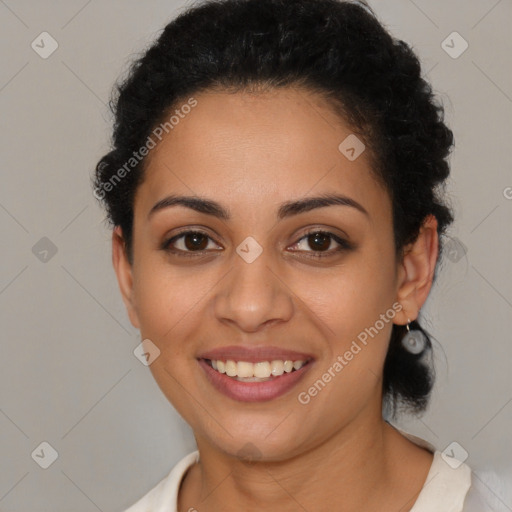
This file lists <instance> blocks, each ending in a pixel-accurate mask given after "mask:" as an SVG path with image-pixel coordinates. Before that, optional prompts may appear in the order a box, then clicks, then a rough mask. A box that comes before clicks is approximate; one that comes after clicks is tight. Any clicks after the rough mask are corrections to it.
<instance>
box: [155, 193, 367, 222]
mask: <svg viewBox="0 0 512 512" xmlns="http://www.w3.org/2000/svg"><path fill="white" fill-rule="evenodd" d="M172 206H184V207H186V208H190V209H191V210H194V211H196V212H199V213H205V214H207V215H211V216H213V217H217V218H219V219H222V220H230V219H231V215H230V213H229V211H228V210H227V209H225V208H224V207H223V206H222V205H221V204H219V203H217V202H216V201H213V200H212V199H205V198H201V197H197V196H177V195H171V196H168V197H165V198H164V199H161V200H160V201H158V202H157V203H156V204H155V205H154V206H153V207H152V208H151V210H150V211H149V214H148V219H150V218H151V217H152V216H153V215H154V214H155V213H156V212H158V211H161V210H163V209H165V208H170V207H172ZM326 206H349V207H351V208H354V209H356V210H358V211H359V212H361V213H363V214H364V215H366V216H368V217H369V213H368V212H367V211H366V209H365V208H364V207H363V206H362V205H361V204H359V203H358V202H357V201H355V200H354V199H352V198H350V197H347V196H343V195H338V194H323V195H320V196H316V197H305V198H303V199H298V200H296V201H287V202H285V203H282V204H281V205H280V207H279V209H278V211H277V218H278V219H279V220H282V219H285V218H287V217H291V216H293V215H298V214H300V213H305V212H309V211H311V210H315V209H317V208H324V207H326Z"/></svg>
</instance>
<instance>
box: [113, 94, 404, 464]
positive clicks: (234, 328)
mask: <svg viewBox="0 0 512 512" xmlns="http://www.w3.org/2000/svg"><path fill="white" fill-rule="evenodd" d="M195 99H196V101H197V105H196V106H195V107H194V108H192V109H191V111H190V113H188V114H187V115H183V116H182V117H180V119H179V122H178V123H177V124H175V125H174V127H173V129H172V130H169V133H168V134H165V132H164V134H165V136H164V137H163V139H162V141H161V142H160V143H159V144H158V146H157V147H156V148H155V149H153V150H152V151H151V153H150V155H149V157H148V158H149V160H148V167H147V171H146V176H145V180H144V182H143V183H142V184H141V185H140V186H139V188H138V190H137V193H136V197H135V205H134V230H133V257H134V260H133V265H132V266H131V267H130V266H129V265H128V264H127V263H126V261H125V260H124V263H122V264H121V265H120V267H119V269H118V276H120V282H121V287H122V289H123V290H124V297H125V301H126V304H127V306H128V310H129V314H130V318H131V320H132V323H133V324H134V325H135V326H136V327H138V328H140V331H141V337H142V339H149V340H151V342H152V343H153V344H154V345H155V346H156V347H158V349H159V350H160V355H159V356H158V357H157V358H156V359H155V360H154V362H152V363H151V365H150V369H151V371H152V373H153V375H154V378H155V379H156V381H157V383H158V385H159V386H160V388H161V389H162V391H163V393H164V394H165V395H166V397H167V398H168V399H169V401H170V402H172V404H173V405H174V406H175V407H176V409H177V410H178V412H179V413H180V414H181V415H182V416H183V417H184V418H185V420H186V421H187V422H188V423H189V424H190V425H191V427H192V428H193V430H194V432H195V435H196V438H197V439H198V442H202V443H207V444H208V446H210V447H212V448H214V449H218V450H221V451H223V452H224V453H229V454H232V455H235V454H237V453H242V452H243V450H244V449H247V444H248V443H251V445H253V449H254V450H255V452H256V453H259V454H261V456H262V457H264V458H266V459H275V460H278V459H284V458H287V457H291V456H294V455H297V454H298V453H300V452H301V451H304V450H308V449H311V448H312V447H314V446H315V445H318V444H320V443H322V442H324V441H325V440H327V439H328V438H330V437H332V436H333V435H335V434H336V433H337V432H338V431H340V429H342V428H343V427H344V426H346V425H348V424H349V423H351V422H354V421H356V422H357V421H367V420H368V419H369V418H375V417H377V415H378V416H379V417H380V412H381V411H380V407H381V387H382V381H381V377H382V368H383V364H384V359H385V355H386V351H387V346H388V340H389V337H390V333H391V328H392V324H393V321H394V322H396V323H404V321H403V318H402V317H403V313H398V312H397V311H398V310H399V309H400V307H401V306H400V305H399V304H398V303H397V297H398V295H397V294H398V291H399V287H400V284H401V282H402V277H403V274H402V271H401V269H402V267H401V266H400V265H399V263H398V262H397V261H396V259H395V252H394V241H393V228H392V211H391V202H390V198H389V195H388V193H387V192H386V191H385V190H384V189H383V188H382V187H381V186H380V185H379V183H378V182H377V181H376V180H375V178H374V177H373V176H372V174H371V172H370V163H369V158H368V157H369V155H368V154H367V152H365V151H363V152H362V153H361V154H360V155H359V156H357V155H358V153H359V152H360V151H361V149H362V147H361V146H360V145H358V144H360V143H359V142H358V141H357V140H356V139H354V138H353V136H352V137H351V138H350V139H348V140H347V141H346V142H345V143H343V142H344V141H345V139H346V138H347V137H349V136H351V135H352V131H351V129H350V128H349V127H348V126H346V125H345V124H343V123H342V122H341V121H340V119H339V118H338V117H337V116H336V115H335V114H334V113H333V112H332V111H331V110H330V108H329V107H328V106H327V105H325V104H324V103H323V102H322V101H321V100H320V99H319V98H318V97H317V96H316V95H314V94H312V93H308V92H306V91H304V90H302V91H300V92H299V91H298V90H292V89H282V90H279V91H275V92H272V93H268V92H267V93H263V94H258V95H255V94H253V95H250V94H242V93H237V94H225V93H214V92H208V93H202V94H199V95H196V96H195ZM342 143H343V144H342ZM340 144H342V146H341V149H340V148H339V146H340ZM351 148H353V149H354V150H353V151H352V149H351ZM355 157H357V158H355ZM170 196H173V197H175V198H180V197H184V196H186V197H193V198H196V199H199V198H200V199H201V200H203V201H208V202H209V203H215V207H212V206H211V204H209V205H206V206H204V207H202V208H198V209H201V210H202V211H198V210H197V209H195V208H192V207H187V206H186V205H184V204H178V203H175V204H173V205H170V204H169V201H167V205H166V203H165V200H166V198H169V197H170ZM327 196H341V197H343V198H345V199H342V200H339V201H338V203H337V204H331V205H325V204H323V205H322V204H321V203H320V202H316V203H315V202H309V201H310V200H311V198H319V197H327ZM162 201H163V202H162ZM295 203H297V204H296V205H295V206H294V204H295ZM155 205H159V207H157V208H155ZM300 205H303V207H301V206H300ZM220 210H221V211H222V212H224V213H225V215H224V216H221V215H220V214H219V211H220ZM187 231H193V232H197V231H199V232H200V234H196V235H194V234H192V235H191V234H189V235H185V236H180V235H182V234H183V233H184V232H187ZM319 231H320V232H326V233H328V234H327V235H326V234H323V235H322V234H317V235H316V236H315V235H314V233H318V232H319ZM308 235H309V236H308ZM170 239H174V240H173V241H171V242H169V240H170ZM123 265H124V266H123ZM123 268H124V270H122V269H123ZM123 272H124V274H123ZM395 313H396V315H395ZM400 315H402V316H400ZM406 318H407V317H405V319H406ZM397 319H400V320H402V321H397ZM363 340H365V342H363ZM146 343H147V342H146ZM147 347H149V345H147ZM233 347H234V348H233ZM269 347H270V348H269ZM357 347H358V348H357ZM236 349H240V350H239V351H238V352H237V351H236ZM292 352H295V354H294V353H292ZM208 359H213V360H215V361H222V362H224V363H226V364H225V368H224V370H225V371H228V373H231V374H232V373H233V372H234V371H236V372H240V373H241V374H242V375H254V373H255V372H256V375H262V376H263V375H268V372H269V371H271V372H272V371H273V372H274V373H275V375H277V376H272V377H268V378H267V379H266V378H265V377H261V379H260V380H259V381H258V382H242V381H239V380H237V379H236V378H235V377H234V376H228V375H226V374H225V373H224V374H223V373H220V371H219V369H220V370H222V363H217V370H215V369H214V368H212V367H211V366H210V364H211V363H210V362H209V361H208ZM228 360H231V361H234V363H228V362H227V361H228ZM286 360H291V361H292V362H293V361H298V360H302V361H308V362H307V364H306V365H305V366H303V367H302V368H300V369H299V370H294V371H292V372H289V370H290V367H289V366H290V363H286V362H285V361H286ZM239 361H241V362H244V361H245V362H252V363H256V362H258V363H260V364H252V365H247V364H242V365H238V364H237V362H239ZM266 361H268V363H270V364H267V363H266ZM336 363H337V364H336ZM213 364H214V365H215V364H216V363H213ZM297 366H298V367H299V366H300V365H297ZM243 372H247V373H243ZM259 372H261V373H259ZM279 373H282V375H280V376H279ZM329 376H330V377H329ZM315 383H316V384H315ZM315 386H316V387H315ZM356 424H357V423H356ZM244 447H245V448H244ZM241 450H242V452H241Z"/></svg>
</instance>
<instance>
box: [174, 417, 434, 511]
mask: <svg viewBox="0 0 512 512" xmlns="http://www.w3.org/2000/svg"><path fill="white" fill-rule="evenodd" d="M196 440H197V445H198V449H199V452H200V462H199V463H198V465H197V466H195V467H194V468H192V469H191V470H189V473H188V474H187V477H186V478H185V480H184V482H183V485H182V489H181V490H180V503H179V504H180V507H179V510H194V509H195V510H198V511H200V512H217V511H224V512H231V511H235V510H236V511H240V510H244V511H247V512H252V511H259V510H263V509H264V510H268V511H274V510H275V511H278V510H279V511H280V512H287V511H296V510H301V509H302V510H308V511H313V510H318V509H319V506H320V508H322V509H323V508H325V505H329V508H331V509H333V510H338V511H342V512H356V511H360V510H362V509H366V510H372V509H374V510H381V511H384V510H386V509H387V508H388V507H389V510H392V509H393V507H395V506H396V504H397V503H399V506H398V508H397V509H399V510H402V511H406V510H409V508H410V507H409V508H407V506H405V507H404V503H405V502H404V499H403V498H404V497H409V498H408V499H409V500H410V506H412V504H413V503H414V500H415V498H416V497H417V495H418V493H419V491H420V489H421V487H422V484H423V482H424V480H425V478H426V475H427V473H428V469H429V467H430V463H431V460H432V458H431V456H430V454H428V455H427V453H426V452H425V450H423V449H421V448H419V447H417V446H416V445H413V444H412V443H410V441H408V440H406V439H405V438H403V436H401V435H400V434H399V433H398V432H397V431H396V430H395V429H394V428H393V427H391V426H389V425H388V424H387V423H386V422H385V421H384V420H383V419H382V417H381V415H380V411H379V414H378V415H374V416H373V417H370V418H368V417H367V418H365V419H364V421H363V420H362V419H361V418H358V419H356V420H354V421H352V422H351V423H350V424H348V425H345V426H344V427H343V429H341V430H340V431H338V432H336V433H335V434H334V435H333V436H332V437H331V438H329V439H327V440H325V441H324V442H323V443H322V444H321V445H318V446H315V447H314V448H313V449H310V450H309V451H305V452H302V453H300V455H297V456H295V457H292V458H288V459H286V460H282V461H278V462H275V461H271V462H269V461H255V462H244V461H240V460H239V459H237V458H235V457H233V456H230V455H227V454H225V453H224V452H220V451H219V450H217V449H215V448H213V447H212V446H211V444H209V443H207V442H206V441H205V440H203V439H201V438H196ZM411 445H412V446H411ZM419 452H422V453H421V457H420V458H421V460H422V465H421V467H420V466H418V465H417V464H416V466H414V465H412V466H411V467H412V469H411V470H410V478H409V475H408V476H406V478H403V476H404V475H403V471H404V470H403V462H404V461H406V460H407V461H409V460H410V459H411V455H413V454H414V457H415V460H416V461H417V462H418V461H419V458H418V457H419V455H420V454H419ZM401 464H402V465H401ZM414 468H416V469H414ZM407 472H408V473H409V470H407ZM413 474H414V475H415V476H414V477H413V476H412V475H413ZM397 488H398V493H397ZM390 490H392V492H393V496H394V498H393V497H392V496H391V495H390ZM397 496H398V498H397ZM393 500H394V501H393ZM406 501H407V500H406ZM395 510H396V509H395Z"/></svg>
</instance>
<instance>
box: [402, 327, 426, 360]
mask: <svg viewBox="0 0 512 512" xmlns="http://www.w3.org/2000/svg"><path fill="white" fill-rule="evenodd" d="M410 324H411V321H410V320H409V319H407V332H406V333H405V336H404V337H403V338H402V345H403V347H404V348H405V350H407V351H408V352H410V353H411V354H420V353H421V352H423V351H424V350H425V347H426V345H427V342H426V340H425V335H424V334H423V333H422V332H421V331H419V330H417V329H414V330H412V331H411V328H410V327H409V325H410Z"/></svg>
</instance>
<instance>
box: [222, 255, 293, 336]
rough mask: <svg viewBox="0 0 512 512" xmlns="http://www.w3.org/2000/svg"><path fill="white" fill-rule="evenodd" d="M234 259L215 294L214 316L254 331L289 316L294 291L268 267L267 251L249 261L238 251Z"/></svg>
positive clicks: (287, 318) (291, 309) (291, 312)
mask: <svg viewBox="0 0 512 512" xmlns="http://www.w3.org/2000/svg"><path fill="white" fill-rule="evenodd" d="M234 260H235V261H234V263H233V267H232V269H231V271H230V272H228V274H227V275H226V276H225V278H224V279H222V280H221V282H220V283H219V288H218V293H217V294H216V296H215V297H214V301H215V303H214V311H215V316H216V318H217V319H218V320H219V321H221V322H224V323H231V324H234V325H236V326H237V327H238V328H239V329H240V330H243V331H245V332H256V331H258V330H260V329H261V328H262V327H263V326H265V325H268V324H272V323H278V322H286V321H288V320H290V318H291V317H292V315H293V308H294V306H293V300H292V296H293V293H292V291H291V290H290V289H289V287H288V285H287V283H285V282H284V279H283V278H281V277H280V276H279V275H278V272H276V270H274V269H272V268H271V267H270V261H269V258H267V256H266V251H265V250H264V251H263V252H262V254H261V255H260V256H259V257H258V258H257V259H256V260H255V261H253V262H252V263H247V262H246V261H244V260H243V259H242V258H241V257H239V256H238V255H237V254H235V255H234Z"/></svg>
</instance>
